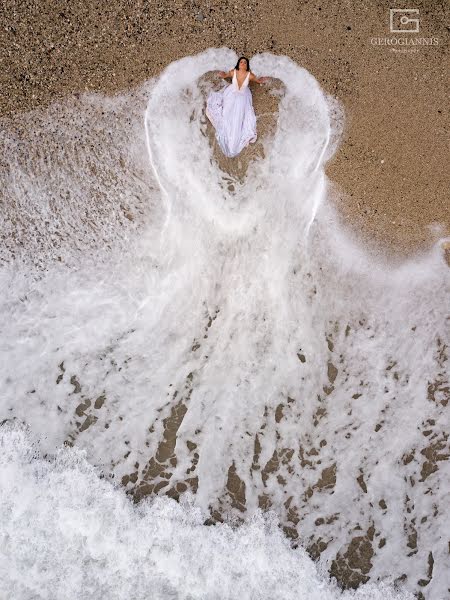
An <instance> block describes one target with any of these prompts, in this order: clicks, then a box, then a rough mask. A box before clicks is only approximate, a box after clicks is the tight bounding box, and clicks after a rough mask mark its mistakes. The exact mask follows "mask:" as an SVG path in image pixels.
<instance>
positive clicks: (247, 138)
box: [206, 56, 269, 157]
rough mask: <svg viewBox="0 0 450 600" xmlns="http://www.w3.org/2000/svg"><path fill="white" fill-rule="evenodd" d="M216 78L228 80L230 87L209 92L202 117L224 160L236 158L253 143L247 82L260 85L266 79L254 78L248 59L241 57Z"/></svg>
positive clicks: (254, 138)
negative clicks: (206, 122)
mask: <svg viewBox="0 0 450 600" xmlns="http://www.w3.org/2000/svg"><path fill="white" fill-rule="evenodd" d="M218 75H219V77H221V78H222V79H226V78H227V77H230V78H231V85H229V86H227V87H226V88H225V89H223V90H220V91H219V92H211V93H210V94H209V96H208V100H207V102H206V116H207V117H208V119H209V120H210V121H211V123H212V124H213V126H214V128H215V130H216V139H217V142H218V144H219V146H220V148H221V150H222V152H223V153H224V154H225V156H228V157H233V156H237V155H238V154H239V152H241V150H242V149H243V148H245V147H246V146H247V145H248V144H249V143H252V144H253V143H254V142H256V137H257V135H256V116H255V111H254V110H253V101H252V93H251V91H250V89H249V87H248V84H249V83H250V81H254V82H255V83H264V82H265V81H267V80H268V79H269V78H268V77H259V78H258V77H256V76H255V75H254V74H253V73H252V72H251V71H250V63H249V60H248V58H245V56H241V58H239V60H238V62H237V64H236V67H235V68H234V69H231V71H228V73H225V72H224V71H219V73H218Z"/></svg>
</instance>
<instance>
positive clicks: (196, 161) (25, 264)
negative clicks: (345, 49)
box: [0, 50, 450, 600]
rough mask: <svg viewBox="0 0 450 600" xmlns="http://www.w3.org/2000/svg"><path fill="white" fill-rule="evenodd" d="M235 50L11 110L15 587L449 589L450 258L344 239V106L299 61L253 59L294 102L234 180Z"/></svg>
mask: <svg viewBox="0 0 450 600" xmlns="http://www.w3.org/2000/svg"><path fill="white" fill-rule="evenodd" d="M235 58H236V57H235V55H234V54H233V53H232V52H231V51H228V50H211V51H208V52H206V53H204V54H201V55H198V56H196V57H188V58H186V59H183V60H182V61H178V62H176V63H173V64H172V65H170V66H169V67H168V68H167V69H166V71H165V72H164V73H163V74H162V75H161V77H160V78H159V79H158V80H156V81H152V82H149V83H148V84H146V85H145V86H143V87H142V88H141V89H140V90H137V91H135V92H133V93H131V92H130V93H127V94H124V95H122V96H118V97H114V98H105V97H103V96H101V95H84V96H81V97H79V98H73V99H69V100H67V101H65V102H64V103H60V104H55V105H52V106H50V107H49V108H47V109H41V110H39V111H34V112H32V113H29V114H26V115H20V116H18V117H15V118H14V119H13V120H10V121H4V122H3V131H2V134H1V140H2V146H3V160H2V164H1V167H2V181H3V182H4V183H5V185H4V190H3V197H2V203H3V205H4V210H3V214H2V217H1V218H2V220H3V223H2V227H1V231H2V236H3V240H4V243H3V245H2V249H1V258H2V267H1V271H0V277H1V284H2V285H1V289H2V295H1V303H2V304H1V309H2V310H1V313H0V315H1V316H0V319H1V321H0V322H1V331H2V338H1V342H0V353H1V356H0V359H1V362H2V364H3V365H4V369H3V372H2V396H1V405H0V406H1V411H0V416H1V417H2V418H7V419H15V420H16V421H17V422H25V423H26V424H27V425H28V426H29V428H30V433H29V434H25V433H23V431H22V430H21V429H19V430H17V429H14V428H12V429H10V426H9V425H8V426H7V428H6V431H5V432H4V434H3V437H2V454H3V459H4V463H2V479H1V481H2V509H3V511H2V512H3V514H5V515H6V518H5V519H4V520H3V523H2V528H3V529H2V536H3V540H4V541H5V544H2V547H3V548H5V554H4V555H3V557H2V562H1V565H0V569H2V570H3V572H4V574H5V576H4V577H2V579H3V580H4V581H7V585H8V586H9V588H7V589H8V593H9V595H10V596H11V595H12V597H17V598H39V597H48V594H49V590H50V593H51V594H53V597H55V598H65V597H68V596H70V595H74V594H75V595H78V596H79V597H92V598H96V597H99V598H100V597H104V596H105V594H107V595H109V596H110V597H118V598H122V597H124V596H125V595H127V594H128V595H129V596H130V597H133V598H140V597H148V595H149V594H152V595H153V597H164V598H166V597H168V598H170V597H174V598H176V597H180V598H189V597H192V598H216V597H218V598H233V597H238V596H242V597H248V598H257V597H261V598H273V597H280V598H290V597H292V598H308V599H310V598H311V599H313V598H328V597H329V598H338V597H340V592H339V591H338V590H337V588H334V587H333V586H332V585H331V584H330V583H329V582H328V580H327V578H326V577H325V575H324V574H325V573H327V571H331V573H332V574H333V575H336V576H337V577H338V578H339V579H340V581H342V582H344V583H345V584H346V585H356V584H358V583H361V582H364V581H367V580H369V578H370V583H369V584H366V585H365V586H362V587H360V588H359V590H358V592H357V593H356V594H355V597H357V598H378V597H380V598H381V597H384V598H388V597H389V594H390V593H391V592H388V591H386V590H385V589H384V588H383V587H382V583H380V582H384V583H386V584H394V583H396V584H402V585H404V588H405V590H406V591H408V590H409V591H417V590H420V591H421V592H422V594H423V595H424V597H425V598H430V599H432V600H435V599H441V598H442V599H444V598H445V597H446V594H447V586H448V581H447V573H448V567H449V565H448V548H447V540H448V534H449V526H448V514H446V508H447V506H448V500H449V498H448V496H449V489H450V485H449V478H450V477H449V470H448V462H447V458H448V446H447V438H446V437H445V435H446V434H445V431H444V429H445V424H446V413H445V410H446V408H447V402H448V397H447V395H448V389H447V388H446V386H447V385H448V384H447V383H446V377H447V367H446V360H447V347H448V343H449V341H448V308H447V304H448V293H449V287H450V286H449V278H448V267H447V266H446V264H445V261H444V260H443V256H442V253H441V252H440V249H439V247H438V246H436V247H435V248H433V249H432V250H431V251H430V253H429V254H428V255H426V256H421V257H417V258H416V259H414V260H411V261H410V262H408V263H405V264H403V265H401V266H400V267H395V268H394V267H392V266H389V265H386V264H383V263H381V262H376V261H375V259H374V258H373V257H369V256H366V255H365V254H364V252H363V251H362V249H360V248H358V247H356V246H355V244H354V243H352V242H351V241H350V240H348V239H347V238H346V237H345V236H344V234H343V232H342V231H341V230H340V229H339V225H338V222H337V218H336V216H335V215H334V213H333V210H332V207H331V205H330V202H329V195H330V189H329V188H330V186H329V182H328V181H327V178H326V177H325V174H324V171H323V169H324V164H325V162H326V160H328V159H329V158H330V157H331V156H332V154H333V152H334V151H335V149H336V145H337V143H338V139H339V134H340V132H341V130H342V127H343V123H342V111H341V109H340V108H339V105H338V103H337V102H336V101H335V100H333V99H332V98H328V97H326V96H325V95H324V93H323V92H322V90H321V89H320V86H319V85H318V83H317V82H316V81H315V79H314V78H313V77H312V76H311V75H310V74H309V73H308V72H307V71H305V70H304V69H301V68H300V67H298V65H296V64H294V63H292V62H291V61H290V60H289V59H287V58H285V57H274V56H272V55H268V54H264V55H260V56H257V57H255V58H254V59H253V61H252V69H253V70H254V71H255V72H256V73H257V74H264V75H272V76H277V77H279V78H281V79H282V81H283V84H284V86H285V90H284V92H283V94H281V96H280V102H279V107H278V115H277V127H276V129H275V130H274V131H267V134H266V135H265V136H264V135H263V136H261V137H262V139H261V144H262V145H263V147H264V157H263V158H259V159H255V160H254V161H253V162H252V164H251V165H250V167H249V169H248V172H247V176H246V178H245V179H244V180H243V181H238V180H233V181H232V182H231V183H232V186H231V185H230V177H229V176H228V175H227V173H225V172H224V171H223V170H222V169H221V167H220V165H218V164H217V162H216V161H215V160H213V158H212V150H211V144H210V140H209V137H208V129H207V124H206V120H205V117H204V113H203V109H204V101H205V94H206V93H207V91H208V89H209V87H210V86H211V83H210V81H209V80H208V79H207V78H206V79H205V78H204V77H203V75H204V74H205V73H206V72H208V71H210V70H214V69H223V68H225V67H226V66H227V65H228V64H230V65H231V64H232V63H233V61H234V60H235ZM280 74H281V77H280ZM267 93H269V91H268V92H267ZM274 93H275V92H274ZM30 435H31V436H36V437H37V438H39V440H40V449H41V452H42V453H47V454H48V455H49V457H51V456H53V455H54V454H55V453H56V454H57V458H56V461H53V462H52V460H51V459H50V458H49V461H46V460H44V459H43V458H32V452H31V450H30V449H29V446H30V443H31V442H30V437H29V436H30ZM64 441H67V442H69V443H70V444H72V445H74V446H75V447H76V448H80V449H83V450H84V451H85V456H84V457H81V456H80V455H79V453H78V452H77V451H76V450H64V451H62V450H60V448H61V446H62V444H63V442H64ZM5 457H6V459H5ZM89 464H91V465H96V466H98V467H100V468H101V469H102V471H103V473H104V475H105V478H106V479H105V478H104V479H99V477H98V474H97V473H96V471H95V470H94V469H93V468H91V467H90V466H89ZM109 478H113V480H114V481H116V482H117V484H119V483H121V484H122V486H123V487H124V488H125V491H127V492H128V493H129V494H133V495H134V497H135V498H136V499H139V498H144V497H147V500H146V501H145V503H143V504H141V505H133V504H132V503H131V502H130V500H129V498H127V497H126V495H125V493H124V490H123V489H121V488H120V487H117V484H116V487H113V485H112V483H111V482H110V481H107V479H109ZM166 494H168V495H169V496H172V497H176V498H179V499H180V504H177V503H175V502H174V501H173V500H171V499H169V498H166V497H165V495H166ZM191 494H193V495H192V496H191ZM155 496H160V497H158V498H157V501H156V500H154V498H155ZM152 499H153V503H152ZM260 508H262V509H264V510H267V509H268V508H270V509H271V511H272V517H271V519H272V520H271V521H269V522H266V523H265V522H264V520H263V519H262V517H261V516H260V515H259V510H260ZM208 516H210V517H212V520H213V521H215V522H217V521H220V520H224V521H228V522H230V523H235V522H242V521H243V523H244V524H243V525H242V526H241V527H240V528H237V529H230V528H229V527H227V526H226V525H216V526H214V527H211V526H207V525H203V522H204V521H205V519H206V518H207V517H208ZM274 516H275V517H276V519H277V520H278V522H279V523H280V525H281V527H282V528H283V529H284V532H285V533H286V535H287V536H288V538H290V539H291V540H293V541H294V542H295V543H296V544H300V545H302V546H303V547H305V548H307V549H308V551H309V552H310V554H311V555H312V556H314V557H315V558H319V557H320V564H318V565H316V563H312V562H311V561H310V559H309V558H308V557H307V556H306V554H305V553H304V551H303V550H302V549H301V548H297V549H296V550H295V549H290V548H289V543H288V540H287V538H283V537H282V535H281V533H280V532H278V530H277V527H276V526H275V525H274V522H273V519H274V518H275V517H274ZM30 537H31V539H32V540H35V542H33V543H32V544H25V543H24V539H29V538H30ZM430 555H431V559H430ZM36 556H38V559H39V560H38V562H36ZM33 557H34V558H33ZM33 560H34V561H35V562H34V566H32V565H33ZM50 565H52V566H51V567H50ZM372 583H374V584H375V587H373V586H372V587H370V586H371V584H372ZM83 586H84V587H83ZM80 590H81V591H80ZM344 597H347V596H344ZM348 597H353V596H352V595H351V593H350V592H348ZM392 597H393V598H394V597H401V596H395V592H393V591H392Z"/></svg>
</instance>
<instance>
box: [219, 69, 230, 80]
mask: <svg viewBox="0 0 450 600" xmlns="http://www.w3.org/2000/svg"><path fill="white" fill-rule="evenodd" d="M217 75H218V76H219V77H221V78H222V79H225V78H226V77H228V73H225V71H217Z"/></svg>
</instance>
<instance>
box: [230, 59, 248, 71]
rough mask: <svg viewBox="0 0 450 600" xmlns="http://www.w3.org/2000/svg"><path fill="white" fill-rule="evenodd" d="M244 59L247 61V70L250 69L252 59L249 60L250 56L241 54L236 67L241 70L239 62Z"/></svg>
mask: <svg viewBox="0 0 450 600" xmlns="http://www.w3.org/2000/svg"><path fill="white" fill-rule="evenodd" d="M242 59H244V60H245V61H246V62H247V71H250V61H249V60H248V58H247V57H246V56H240V57H239V58H238V61H237V63H236V66H235V67H234V68H235V69H237V70H238V71H239V63H240V62H241V60H242Z"/></svg>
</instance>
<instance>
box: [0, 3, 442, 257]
mask: <svg viewBox="0 0 450 600" xmlns="http://www.w3.org/2000/svg"><path fill="white" fill-rule="evenodd" d="M414 6H415V8H418V9H419V11H420V13H419V18H420V33H419V34H417V35H418V36H420V37H422V36H423V37H426V38H430V37H433V38H436V39H437V43H436V42H435V44H434V45H432V46H425V47H417V48H416V50H417V51H415V52H406V53H401V52H395V51H393V50H392V49H391V48H389V47H387V46H380V45H374V44H373V43H372V41H371V40H372V39H373V38H375V37H381V38H384V37H390V36H391V35H395V34H390V33H389V9H388V7H387V5H386V4H385V3H384V2H372V3H370V4H369V3H343V2H339V1H333V2H327V3H321V2H316V3H304V2H299V1H287V2H284V1H283V2H280V1H278V0H276V1H274V2H254V3H252V2H245V3H244V2H238V1H237V0H236V1H235V2H233V3H223V2H219V1H216V0H212V1H208V2H206V1H201V0H199V1H197V2H185V1H182V0H175V1H174V2H161V1H159V2H152V3H149V2H147V1H144V0H141V1H138V0H137V1H135V2H133V3H129V2H126V1H124V0H108V1H104V0H102V1H97V2H95V3H91V4H89V5H88V4H85V3H82V2H69V1H68V0H65V1H62V2H59V3H58V6H57V7H56V6H55V4H54V3H53V2H50V1H49V0H44V1H42V2H30V3H25V2H23V3H22V2H21V3H18V2H16V1H8V0H7V1H6V2H4V3H3V14H2V23H3V27H2V29H1V33H0V41H1V45H2V46H3V48H2V56H3V65H2V69H1V74H2V75H1V77H2V82H1V84H2V95H1V100H0V115H8V114H11V113H14V112H17V111H25V110H29V109H31V108H33V107H36V106H39V105H45V104H48V103H50V102H52V100H54V99H56V98H59V97H63V96H65V95H68V94H71V93H73V92H76V91H85V90H101V91H104V92H106V93H114V92H118V91H120V90H123V89H127V88H130V87H133V86H135V85H137V84H139V83H140V82H141V81H143V80H146V79H148V78H150V77H153V76H155V75H158V73H160V72H161V70H162V69H163V68H164V67H165V66H166V65H168V64H169V63H170V62H171V61H173V60H176V59H179V58H181V57H183V56H186V55H190V54H195V53H197V52H200V51H202V50H204V49H206V48H209V47H220V46H227V47H230V48H234V49H235V50H236V52H238V53H239V54H241V53H242V54H245V55H247V56H249V57H251V56H252V55H253V54H256V53H258V52H264V51H269V52H272V53H275V54H282V55H287V56H289V57H291V58H292V59H293V60H295V61H296V62H297V63H298V64H300V65H302V66H304V67H305V68H306V69H308V70H309V71H310V72H311V73H312V74H313V75H314V77H316V79H317V80H318V81H319V83H320V85H321V86H322V87H323V88H324V90H325V91H326V92H328V93H330V94H332V95H334V96H335V97H337V98H338V99H339V100H340V101H341V102H342V104H343V107H344V110H345V114H346V126H345V130H344V136H343V139H342V142H341V145H340V148H339V150H338V152H337V153H336V155H335V157H334V158H333V159H332V160H331V161H330V162H329V163H328V166H327V174H328V176H329V178H330V180H331V181H332V183H333V186H334V190H335V192H336V193H334V194H333V197H334V202H335V204H336V206H337V208H338V211H339V214H340V216H341V218H342V223H343V224H345V226H346V227H348V228H349V229H350V230H351V231H352V232H353V235H356V234H357V235H358V237H359V238H360V240H361V242H362V243H364V244H366V246H367V247H370V248H372V249H374V250H376V251H378V252H387V253H388V254H390V255H391V257H398V258H402V257H404V256H405V255H412V254H414V253H415V252H417V251H422V250H426V249H427V248H429V247H430V246H431V245H432V244H433V243H435V242H436V241H437V240H439V239H442V238H444V237H445V236H448V235H449V233H450V208H449V200H448V190H449V187H450V170H449V169H448V155H449V154H448V132H449V119H448V104H447V102H446V99H447V98H446V83H447V79H446V72H447V67H448V64H449V50H448V42H447V38H446V34H447V29H446V27H445V3H444V2H436V3H429V2H416V3H415V5H414ZM397 35H399V34H397ZM409 35H411V34H409ZM229 66H230V65H224V68H228V67H229ZM253 93H254V97H255V107H256V109H257V108H258V102H259V103H261V96H262V95H263V94H264V90H263V89H262V88H261V89H254V90H253Z"/></svg>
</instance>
